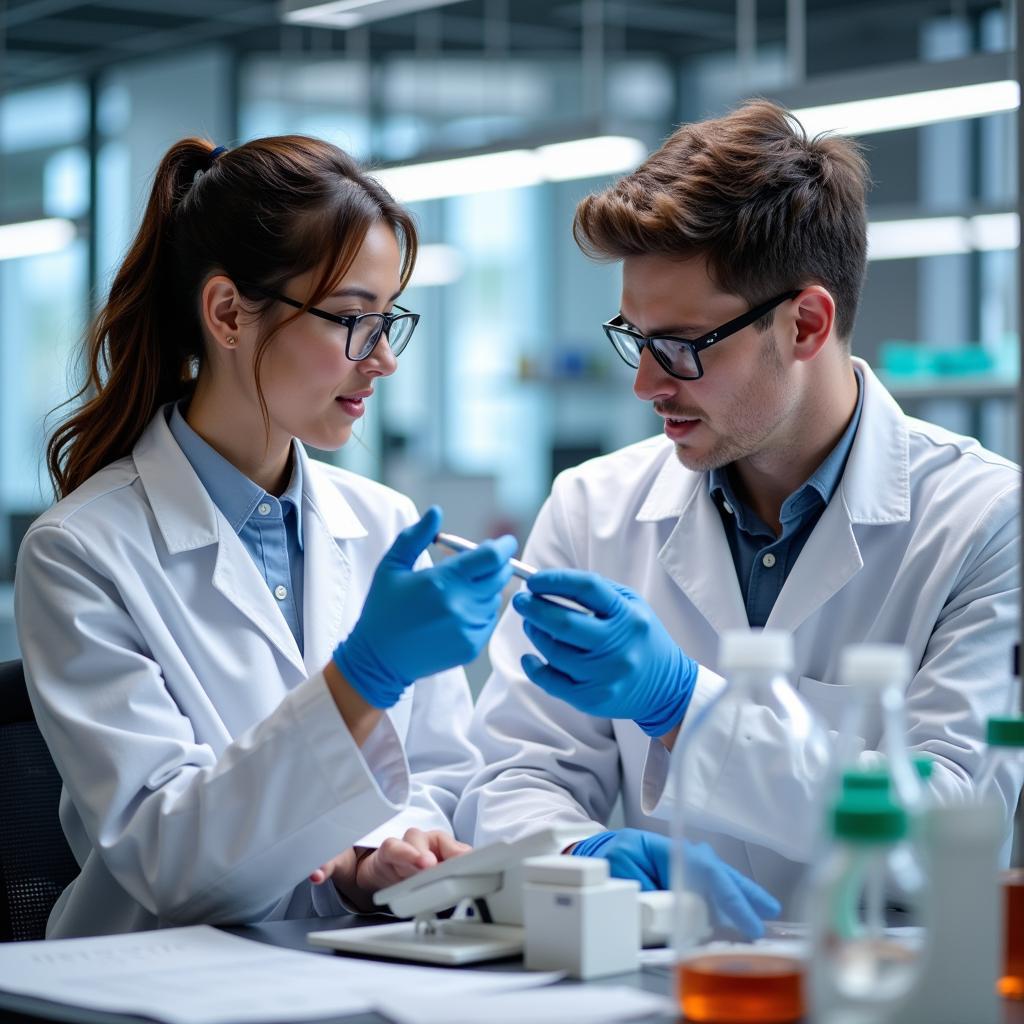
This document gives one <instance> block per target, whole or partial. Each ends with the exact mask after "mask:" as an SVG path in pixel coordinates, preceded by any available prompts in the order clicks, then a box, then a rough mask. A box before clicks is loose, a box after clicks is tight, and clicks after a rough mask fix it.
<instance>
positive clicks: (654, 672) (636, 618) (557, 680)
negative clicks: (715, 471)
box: [512, 569, 697, 736]
mask: <svg viewBox="0 0 1024 1024" xmlns="http://www.w3.org/2000/svg"><path fill="white" fill-rule="evenodd" d="M526 585H527V587H529V589H530V591H531V592H532V593H531V594H527V593H525V592H520V593H518V594H516V596H515V597H514V598H513V599H512V604H513V606H514V607H515V609H516V611H517V612H519V614H520V615H522V617H523V620H524V621H523V629H524V631H525V632H526V635H527V637H528V638H529V640H530V641H531V643H533V645H534V647H536V648H537V650H538V651H540V653H541V654H542V655H543V656H544V658H545V659H546V660H547V664H546V665H545V664H544V662H543V661H541V659H540V658H538V657H536V656H535V655H533V654H526V655H524V656H523V658H522V665H523V671H524V672H525V673H526V674H527V675H528V676H529V677H530V679H532V680H533V682H534V683H536V684H537V685H538V686H539V687H540V688H541V689H542V690H545V691H546V692H547V693H550V694H551V695H552V696H553V697H559V698H561V699H562V700H564V701H566V702H567V703H569V704H571V705H572V706H573V707H574V708H577V709H578V710H580V711H585V712H587V713H588V714H591V715H599V716H601V717H603V718H632V719H633V720H634V721H635V722H636V723H637V725H639V726H640V728H641V729H643V731H644V732H645V733H647V735H648V736H663V735H664V734H665V733H667V732H668V731H669V730H670V729H671V728H672V727H673V726H675V725H678V724H679V722H681V721H682V718H683V715H684V714H685V713H686V707H687V705H688V704H689V703H690V696H691V694H692V693H693V686H694V683H695V682H696V680H697V663H696V662H695V661H694V660H693V659H692V658H688V657H687V656H686V655H685V654H684V653H683V652H682V650H680V648H679V645H678V644H676V642H675V641H674V640H673V639H672V638H671V637H670V636H669V635H668V633H667V632H666V630H665V627H664V626H663V625H662V624H661V622H660V621H659V620H658V617H657V616H656V615H655V614H654V612H653V611H651V609H650V607H649V606H648V604H647V602H646V601H644V599H643V598H642V597H640V596H639V595H638V594H635V593H634V592H633V591H632V590H630V589H629V587H624V586H622V585H621V584H620V583H613V582H612V581H611V580H606V579H605V578H604V577H603V576H598V575H597V574H596V573H590V572H581V571H579V570H577V569H547V570H544V571H543V572H538V573H537V574H536V575H535V576H531V577H530V579H529V580H528V581H527V584H526ZM538 594H557V595H560V596H562V597H568V598H571V599H572V600H573V601H575V602H577V603H578V604H581V605H583V606H585V607H586V608H590V609H591V610H592V611H593V612H594V615H593V616H591V615H584V614H582V613H581V612H578V611H572V610H571V609H568V608H565V607H563V606H562V605H557V604H554V603H553V602H551V601H545V600H544V599H543V598H541V597H537V596H533V595H538Z"/></svg>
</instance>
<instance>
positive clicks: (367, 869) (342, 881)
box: [309, 828, 472, 912]
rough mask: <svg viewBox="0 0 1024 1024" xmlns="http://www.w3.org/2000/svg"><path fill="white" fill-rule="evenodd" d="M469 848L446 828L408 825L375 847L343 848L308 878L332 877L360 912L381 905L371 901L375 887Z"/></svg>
mask: <svg viewBox="0 0 1024 1024" xmlns="http://www.w3.org/2000/svg"><path fill="white" fill-rule="evenodd" d="M470 849H472V847H470V846H469V845H468V844H466V843H460V842H459V841H458V840H457V839H455V838H454V837H452V836H451V835H449V834H448V833H447V832H440V831H436V830H435V831H431V832H424V831H422V830H421V829H418V828H410V829H408V830H407V831H406V833H405V835H404V836H402V838H401V839H397V838H394V837H392V838H389V839H385V840H384V842H383V843H381V844H380V846H379V847H377V848H376V849H371V848H367V847H355V848H353V849H349V850H346V851H345V852H344V853H341V854H339V855H338V856H337V857H334V858H333V859H331V860H329V861H328V862H327V863H326V864H322V865H321V866H320V867H319V868H317V869H316V871H314V872H313V873H312V874H311V875H310V876H309V880H310V881H311V882H313V883H314V884H316V885H320V884H322V883H323V882H326V881H327V879H329V878H330V879H332V880H333V881H334V885H335V888H337V890H338V892H340V893H341V895H342V896H343V897H344V898H345V899H346V900H348V902H349V903H351V904H352V905H353V906H355V907H356V908H358V909H359V910H361V911H363V912H370V911H373V910H375V909H380V908H376V907H375V906H374V903H373V894H374V893H375V892H376V891H377V890H378V889H385V888H387V887H388V886H389V885H394V884H395V883H396V882H401V881H402V879H404V878H409V877H410V876H411V875H415V874H416V873H417V872H419V871H423V870H424V869H426V868H432V867H434V865H436V864H440V863H441V861H443V860H450V859H451V858H452V857H458V856H459V855H461V854H463V853H466V852H468V851H469V850H470Z"/></svg>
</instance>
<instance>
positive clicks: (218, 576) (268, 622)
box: [211, 516, 305, 675]
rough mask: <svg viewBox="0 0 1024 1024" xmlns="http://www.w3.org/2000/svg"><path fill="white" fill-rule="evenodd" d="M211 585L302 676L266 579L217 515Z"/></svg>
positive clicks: (288, 631)
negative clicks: (219, 526)
mask: <svg viewBox="0 0 1024 1024" xmlns="http://www.w3.org/2000/svg"><path fill="white" fill-rule="evenodd" d="M221 524H222V526H223V527H224V528H223V529H222V530H221V535H220V540H219V543H218V544H217V562H216V564H215V565H214V568H213V579H212V581H211V582H212V584H213V588H214V589H215V590H217V591H218V592H219V593H220V594H222V595H223V596H224V597H225V598H226V599H227V600H228V601H230V602H231V603H232V604H233V605H234V606H235V607H236V608H237V609H238V610H239V611H240V612H241V613H242V614H243V615H244V616H245V617H246V618H247V619H248V620H249V621H250V622H251V623H252V624H253V625H254V626H255V627H256V628H257V629H258V630H259V631H260V632H261V633H262V634H263V635H264V636H265V637H266V638H267V640H269V641H270V642H271V643H272V644H273V645H274V646H275V647H276V648H277V649H278V650H279V651H280V652H281V654H283V655H284V656H285V658H287V659H288V661H289V662H290V663H291V664H292V665H294V666H295V667H296V668H297V669H298V670H299V671H300V672H301V673H303V675H305V665H304V664H303V662H302V657H301V655H300V654H299V647H298V644H296V643H295V637H294V636H292V631H291V629H289V627H288V623H287V621H286V620H285V617H284V616H283V615H282V614H281V609H280V608H279V607H278V605H277V601H276V600H275V599H274V596H273V594H271V592H270V588H269V587H268V586H267V581H266V580H265V579H264V578H263V576H262V575H261V574H260V571H259V569H257V568H256V563H255V562H254V561H253V560H252V556H251V555H250V554H249V552H248V551H246V549H245V545H244V544H243V543H242V541H241V540H240V539H239V537H238V536H237V534H236V533H235V532H234V531H233V530H231V529H230V528H229V527H228V525H227V522H226V521H225V520H224V518H223V516H221Z"/></svg>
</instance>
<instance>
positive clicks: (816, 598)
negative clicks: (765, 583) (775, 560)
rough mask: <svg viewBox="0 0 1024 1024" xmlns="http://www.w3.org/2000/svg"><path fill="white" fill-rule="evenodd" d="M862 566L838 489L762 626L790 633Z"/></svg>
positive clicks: (851, 527)
mask: <svg viewBox="0 0 1024 1024" xmlns="http://www.w3.org/2000/svg"><path fill="white" fill-rule="evenodd" d="M863 567H864V560H863V559H862V558H861V554H860V547H859V546H858V544H857V538H856V537H855V536H854V533H853V524H852V523H851V522H850V516H849V512H848V511H847V508H846V502H845V500H844V499H843V495H842V492H841V490H839V489H837V490H836V493H835V494H834V495H833V496H832V500H831V501H830V502H829V503H828V505H827V506H826V508H825V511H824V512H822V514H821V518H820V519H819V520H818V523H817V525H816V526H815V527H814V529H813V530H812V531H811V535H810V537H808V538H807V543H806V544H805V545H804V547H803V550H802V551H801V552H800V556H799V557H798V558H797V560H796V564H795V565H794V566H793V568H792V569H791V570H790V573H789V576H788V577H787V578H786V582H785V583H784V584H783V587H782V590H781V592H780V593H779V596H778V599H777V600H776V601H775V605H774V607H773V608H772V610H771V614H770V615H769V616H768V621H767V622H766V623H765V628H766V629H782V630H785V631H786V632H789V633H792V632H793V631H794V630H795V629H796V628H797V627H798V626H799V625H800V624H801V623H802V622H804V620H805V619H807V618H808V617H809V616H810V615H812V614H813V613H814V612H816V611H817V610H818V609H819V608H820V607H821V606H822V605H823V604H824V603H825V602H826V601H827V600H828V599H829V598H830V597H832V595H833V594H836V593H838V592H839V591H840V590H841V589H842V588H843V587H844V586H845V585H846V584H847V583H848V582H849V581H850V580H851V579H852V578H853V577H854V576H855V575H856V574H857V573H858V572H860V570H861V569H862V568H863Z"/></svg>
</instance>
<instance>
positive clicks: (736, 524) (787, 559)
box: [708, 369, 864, 626]
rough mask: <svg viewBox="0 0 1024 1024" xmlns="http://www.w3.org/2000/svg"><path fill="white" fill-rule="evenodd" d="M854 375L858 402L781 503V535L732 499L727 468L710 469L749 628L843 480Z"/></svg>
mask: <svg viewBox="0 0 1024 1024" xmlns="http://www.w3.org/2000/svg"><path fill="white" fill-rule="evenodd" d="M854 373H855V374H856V377H857V405H856V407H855V408H854V410H853V416H852V417H850V422H849V424H848V425H847V427H846V430H844V431H843V436H842V437H841V438H839V442H838V443H837V444H836V446H835V448H833V449H832V451H831V452H829V454H828V455H827V456H826V458H825V461H824V462H822V464H821V465H820V466H818V468H817V469H816V470H815V471H814V472H813V473H812V474H811V476H810V478H809V479H808V480H807V481H805V482H804V484H803V485H802V486H801V487H800V488H798V489H797V490H796V491H794V492H793V493H792V494H791V495H790V496H789V497H788V498H787V499H786V500H785V501H784V502H783V503H782V510H781V512H780V514H779V522H780V524H781V525H782V535H781V536H780V537H778V538H776V536H775V531H774V530H773V529H772V528H771V527H770V526H768V525H767V524H766V523H765V522H764V521H763V520H762V519H761V517H760V516H759V515H757V513H756V512H754V511H753V509H751V508H750V506H749V505H747V504H745V503H744V502H743V501H741V500H740V499H739V498H738V497H737V495H736V490H735V488H734V487H733V481H732V476H731V473H730V468H729V467H728V466H723V467H722V468H721V469H713V470H712V471H711V473H710V479H709V481H708V486H709V487H710V489H711V497H712V499H713V500H714V502H715V504H716V505H717V506H718V512H719V514H720V515H721V517H722V525H723V526H724V527H725V536H726V538H727V539H728V541H729V549H730V550H731V551H732V560H733V564H734V565H735V566H736V576H737V578H738V579H739V583H740V590H741V592H742V594H743V603H744V604H745V605H746V608H747V621H748V622H749V623H750V625H751V626H764V624H765V623H766V622H767V621H768V616H769V615H770V614H771V610H772V608H774V607H775V602H776V601H777V600H778V597H779V594H780V593H781V592H782V585H783V584H784V583H785V582H786V578H787V577H788V576H789V573H790V571H791V570H792V568H793V566H794V565H796V560H797V557H798V556H799V554H800V552H801V551H803V548H804V545H805V544H806V543H807V538H808V537H810V535H811V532H812V531H813V530H814V527H815V526H816V525H817V522H818V520H819V519H820V518H821V513H822V512H824V511H825V506H826V505H827V504H828V503H829V501H831V500H832V495H833V494H835V491H836V488H837V487H838V486H839V481H840V480H841V479H842V476H843V470H844V469H845V468H846V460H847V458H849V455H850V449H851V448H852V447H853V439H854V438H855V437H856V436H857V426H858V425H859V423H860V414H861V408H862V407H863V404H864V381H863V380H862V379H861V375H860V372H859V371H857V370H856V369H855V370H854Z"/></svg>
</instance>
